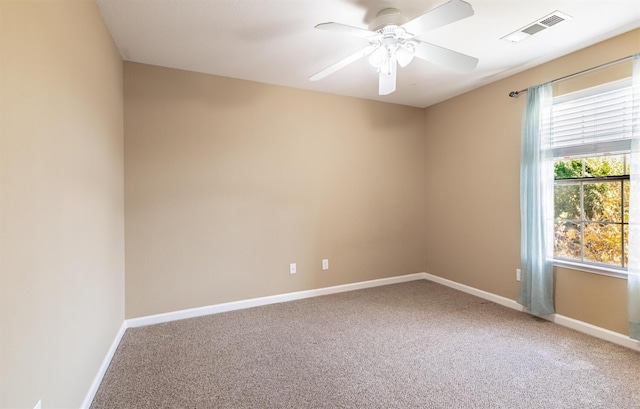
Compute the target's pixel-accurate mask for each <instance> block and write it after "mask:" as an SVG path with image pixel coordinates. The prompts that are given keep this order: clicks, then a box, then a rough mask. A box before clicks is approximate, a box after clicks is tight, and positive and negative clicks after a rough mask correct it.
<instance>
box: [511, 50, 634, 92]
mask: <svg viewBox="0 0 640 409" xmlns="http://www.w3.org/2000/svg"><path fill="white" fill-rule="evenodd" d="M631 58H633V55H628V56H626V57H622V58H618V59H617V60H613V61H609V62H606V63H604V64H600V65H596V66H595V67H591V68H587V69H586V70H582V71H578V72H574V73H573V74H569V75H565V76H564V77H560V78H556V79H555V80H551V81H550V82H552V83H553V82H558V81H562V80H566V79H569V78H573V77H577V76H578V75H582V74H586V73H588V72H591V71H595V70H599V69H600V68H604V67H608V66H610V65H613V64H617V63H619V62H622V61H625V60H629V59H631ZM523 92H527V88H525V89H521V90H520V91H511V92H510V93H509V96H510V97H511V98H518V97H519V96H520V94H522V93H523Z"/></svg>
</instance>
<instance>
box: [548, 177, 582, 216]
mask: <svg viewBox="0 0 640 409" xmlns="http://www.w3.org/2000/svg"><path fill="white" fill-rule="evenodd" d="M553 201H554V208H555V210H554V217H555V218H556V219H558V218H559V219H571V220H580V183H579V182H556V183H555V186H554V189H553Z"/></svg>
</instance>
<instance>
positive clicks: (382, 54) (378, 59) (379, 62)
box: [369, 47, 389, 70]
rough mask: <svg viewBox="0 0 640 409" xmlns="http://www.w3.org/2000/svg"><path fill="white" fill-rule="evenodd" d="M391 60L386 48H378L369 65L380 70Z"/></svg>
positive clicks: (370, 57) (372, 54)
mask: <svg viewBox="0 0 640 409" xmlns="http://www.w3.org/2000/svg"><path fill="white" fill-rule="evenodd" d="M388 59H389V55H388V53H387V50H386V49H385V48H384V47H378V48H377V49H376V50H375V51H374V52H373V53H371V55H370V56H369V63H370V64H371V65H372V66H373V67H374V68H377V69H378V70H380V67H382V66H383V65H384V64H385V62H386V61H387V60H388Z"/></svg>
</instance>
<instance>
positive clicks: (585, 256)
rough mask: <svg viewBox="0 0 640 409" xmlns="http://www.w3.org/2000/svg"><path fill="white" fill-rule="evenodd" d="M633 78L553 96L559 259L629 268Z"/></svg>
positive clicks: (552, 138)
mask: <svg viewBox="0 0 640 409" xmlns="http://www.w3.org/2000/svg"><path fill="white" fill-rule="evenodd" d="M631 108H632V93H631V81H630V80H625V81H619V82H615V83H611V84H606V85H603V86H599V87H596V88H591V89H588V90H584V91H580V92H578V93H574V94H570V95H566V96H562V97H557V98H554V103H553V108H552V116H551V128H550V138H551V149H552V151H553V156H554V179H555V181H554V192H553V197H554V222H553V223H554V259H556V260H565V261H570V262H574V263H580V264H585V265H591V266H593V267H598V266H600V267H606V268H614V269H619V270H626V268H627V261H628V249H627V248H628V223H629V191H630V185H629V173H630V172H629V151H630V146H631V125H632V122H631Z"/></svg>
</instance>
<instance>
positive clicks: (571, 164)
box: [553, 158, 582, 179]
mask: <svg viewBox="0 0 640 409" xmlns="http://www.w3.org/2000/svg"><path fill="white" fill-rule="evenodd" d="M553 176H554V178H555V179H566V178H580V177H582V159H575V158H574V159H559V160H556V161H555V162H554V175H553Z"/></svg>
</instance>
